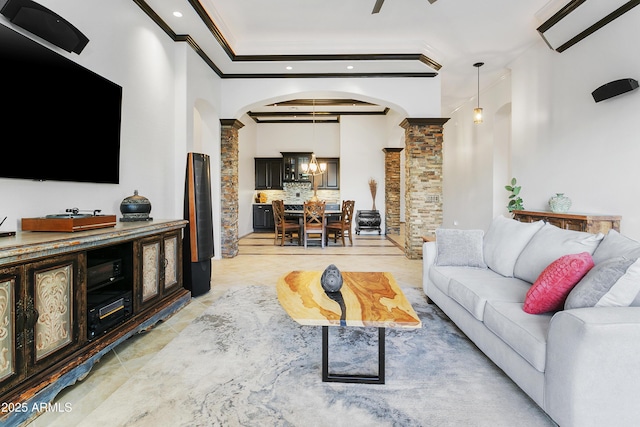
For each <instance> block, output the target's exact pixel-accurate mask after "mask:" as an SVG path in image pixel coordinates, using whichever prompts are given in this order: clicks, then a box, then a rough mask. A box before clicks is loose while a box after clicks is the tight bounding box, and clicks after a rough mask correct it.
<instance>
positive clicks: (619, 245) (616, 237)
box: [593, 230, 640, 264]
mask: <svg viewBox="0 0 640 427" xmlns="http://www.w3.org/2000/svg"><path fill="white" fill-rule="evenodd" d="M620 256H625V257H626V258H628V259H631V258H640V242H636V241H635V240H633V239H630V238H628V237H626V236H623V235H622V234H620V233H618V232H617V231H616V230H609V232H608V233H607V235H606V236H604V239H602V242H601V243H600V244H599V245H598V248H597V249H596V251H595V252H594V253H593V262H595V263H596V264H600V263H601V262H602V261H606V260H608V259H610V258H615V257H620Z"/></svg>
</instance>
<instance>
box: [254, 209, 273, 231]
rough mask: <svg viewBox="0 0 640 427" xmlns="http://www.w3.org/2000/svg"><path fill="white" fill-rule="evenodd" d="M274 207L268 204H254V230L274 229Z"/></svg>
mask: <svg viewBox="0 0 640 427" xmlns="http://www.w3.org/2000/svg"><path fill="white" fill-rule="evenodd" d="M274 230H275V224H274V220H273V208H272V207H271V205H268V204H259V205H253V231H254V232H256V233H261V232H268V231H274Z"/></svg>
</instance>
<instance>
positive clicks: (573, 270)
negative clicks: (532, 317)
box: [522, 252, 593, 314]
mask: <svg viewBox="0 0 640 427" xmlns="http://www.w3.org/2000/svg"><path fill="white" fill-rule="evenodd" d="M592 267H593V259H592V258H591V254H589V252H582V253H579V254H571V255H564V256H561V257H560V258H558V259H557V260H555V261H554V262H552V263H551V264H549V266H548V267H547V268H545V269H544V271H543V272H542V274H540V276H539V277H538V279H537V280H536V281H535V283H534V284H533V286H531V287H530V288H529V291H528V292H527V296H526V297H525V300H524V306H523V307H522V309H523V310H524V311H526V312H527V313H531V314H542V313H547V312H549V311H557V310H560V309H561V308H562V306H563V304H564V301H565V299H566V298H567V295H569V292H571V289H573V287H574V286H575V285H576V283H578V282H579V281H580V279H582V277H584V275H585V274H587V272H588V271H589V270H591V268H592Z"/></svg>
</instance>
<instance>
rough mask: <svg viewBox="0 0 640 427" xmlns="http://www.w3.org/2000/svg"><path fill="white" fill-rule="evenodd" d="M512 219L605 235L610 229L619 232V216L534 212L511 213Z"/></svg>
mask: <svg viewBox="0 0 640 427" xmlns="http://www.w3.org/2000/svg"><path fill="white" fill-rule="evenodd" d="M513 218H514V219H516V220H518V221H520V222H535V221H539V220H543V221H545V222H548V223H550V224H552V225H555V226H557V227H560V228H563V229H565V230H576V231H586V232H587V233H593V234H597V233H602V234H607V232H608V231H609V230H611V229H614V230H615V231H617V232H620V220H621V219H622V217H621V216H618V215H596V214H582V213H555V212H544V211H540V212H536V211H513Z"/></svg>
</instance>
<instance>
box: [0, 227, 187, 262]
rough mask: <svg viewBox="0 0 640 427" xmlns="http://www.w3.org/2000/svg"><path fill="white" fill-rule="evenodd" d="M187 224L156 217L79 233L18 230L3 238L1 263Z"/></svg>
mask: <svg viewBox="0 0 640 427" xmlns="http://www.w3.org/2000/svg"><path fill="white" fill-rule="evenodd" d="M186 224H188V221H186V220H183V219H173V220H172V219H154V220H152V221H144V222H143V221H140V222H118V223H117V224H116V226H115V227H108V228H100V229H95V230H88V231H79V232H75V233H67V232H52V231H18V232H17V233H16V235H15V236H10V237H2V238H0V266H3V265H8V264H12V263H15V262H22V261H28V260H31V259H36V258H41V257H45V256H52V255H57V254H62V253H68V252H71V251H78V250H84V249H90V248H93V247H96V246H103V245H104V244H105V243H113V242H118V241H125V240H130V239H132V238H138V237H144V236H146V235H151V234H155V233H157V231H158V230H166V231H170V230H177V229H181V228H184V227H185V226H186Z"/></svg>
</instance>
